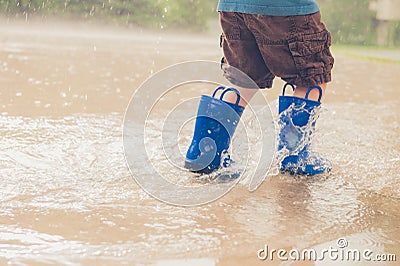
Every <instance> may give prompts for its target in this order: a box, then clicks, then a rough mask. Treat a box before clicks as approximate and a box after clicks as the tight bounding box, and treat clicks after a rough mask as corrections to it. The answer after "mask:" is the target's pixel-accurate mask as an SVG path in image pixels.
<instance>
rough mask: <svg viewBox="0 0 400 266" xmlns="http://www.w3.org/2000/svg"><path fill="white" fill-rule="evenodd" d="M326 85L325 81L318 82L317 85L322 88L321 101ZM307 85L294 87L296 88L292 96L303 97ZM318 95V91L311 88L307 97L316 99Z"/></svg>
mask: <svg viewBox="0 0 400 266" xmlns="http://www.w3.org/2000/svg"><path fill="white" fill-rule="evenodd" d="M326 85H327V83H323V84H319V85H318V86H320V87H321V89H322V98H321V102H322V101H323V100H324V98H325V90H326ZM307 89H308V87H296V90H295V91H294V93H293V96H296V97H299V98H305V96H306V92H307ZM318 97H319V91H317V90H312V91H311V92H310V94H309V96H308V99H310V100H314V101H317V100H318Z"/></svg>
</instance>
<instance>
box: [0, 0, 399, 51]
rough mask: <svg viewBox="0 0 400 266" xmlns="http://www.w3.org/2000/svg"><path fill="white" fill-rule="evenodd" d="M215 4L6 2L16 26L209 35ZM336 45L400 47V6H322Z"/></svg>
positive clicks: (210, 0) (0, 8)
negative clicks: (56, 22) (61, 23)
mask: <svg viewBox="0 0 400 266" xmlns="http://www.w3.org/2000/svg"><path fill="white" fill-rule="evenodd" d="M216 2H217V1H215V0H190V1H189V0H165V1H161V0H133V1H127V0H108V1H105V0H85V1H83V0H45V1H43V0H1V1H0V12H1V15H2V16H4V17H6V18H7V19H10V20H16V19H23V20H30V19H33V20H47V19H55V18H56V19H61V20H67V19H73V20H81V21H86V22H90V23H99V22H100V23H107V24H115V25H119V26H127V27H129V26H141V27H148V28H159V29H164V28H168V29H171V28H174V29H176V28H185V29H190V30H197V31H206V30H209V29H210V22H214V23H211V25H214V24H215V21H216V20H217V14H216V12H215V8H216ZM318 3H319V5H320V7H321V9H322V12H323V17H324V21H325V23H326V24H327V25H328V27H329V29H330V31H331V32H332V34H333V41H334V43H336V44H352V45H379V46H397V45H400V1H399V0H354V1H350V2H349V1H347V0H320V1H318Z"/></svg>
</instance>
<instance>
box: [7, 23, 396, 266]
mask: <svg viewBox="0 0 400 266" xmlns="http://www.w3.org/2000/svg"><path fill="white" fill-rule="evenodd" d="M18 29H19V31H10V30H6V29H5V28H4V26H3V27H2V28H1V29H0V43H1V44H0V45H1V46H0V84H1V87H2V89H1V91H0V111H1V117H0V124H1V127H0V139H1V142H0V159H1V160H0V187H1V188H0V202H1V203H0V204H1V208H0V220H1V222H0V263H3V262H4V263H6V262H10V263H14V264H29V265H32V264H43V263H48V264H54V263H63V264H67V265H75V264H89V265H91V264H98V263H99V262H100V263H102V264H107V265H108V264H118V265H119V264H124V263H129V264H137V265H148V264H150V265H151V264H153V265H187V264H192V265H242V264H249V265H254V264H256V263H260V264H265V263H266V262H265V261H264V262H263V261H260V260H259V259H258V258H257V251H258V250H259V249H260V248H263V247H264V246H265V244H268V246H269V247H271V248H275V249H280V248H284V249H287V250H290V249H291V248H299V249H302V248H312V247H316V248H324V247H326V248H327V247H328V246H329V245H332V243H335V241H336V240H337V239H338V238H340V237H344V238H346V239H347V240H348V242H349V247H351V248H360V249H366V248H369V249H371V250H372V251H374V252H375V253H396V252H397V253H398V251H399V250H400V242H399V239H400V226H399V225H400V215H399V213H398V210H399V209H400V179H399V173H400V170H399V169H400V138H399V133H400V128H399V127H400V119H399V114H400V112H399V111H400V109H399V101H398V97H399V96H400V93H399V91H398V90H397V87H396V84H395V82H394V79H393V77H395V76H396V74H398V73H399V70H400V65H399V64H392V63H380V62H371V61H363V60H358V59H354V58H347V57H345V56H344V55H341V54H338V55H336V62H337V63H336V66H335V69H334V79H335V81H334V82H333V83H332V84H331V85H330V89H329V95H328V98H327V101H326V104H325V109H326V110H325V111H324V112H323V114H322V115H321V118H320V120H319V121H318V132H317V134H316V137H315V140H316V142H315V145H314V146H315V147H314V148H315V149H316V150H317V151H319V152H320V153H321V154H322V155H324V156H325V157H327V158H329V159H330V160H331V161H332V164H333V172H332V173H331V174H330V175H328V176H323V177H315V178H301V179H296V178H293V177H292V176H286V175H276V176H271V177H269V178H268V179H267V180H266V181H265V182H264V183H263V184H262V185H261V187H260V188H259V189H257V190H256V191H255V192H252V193H250V192H248V190H247V186H246V184H243V183H242V184H239V185H238V186H236V187H235V188H234V189H233V190H232V191H231V192H230V193H228V194H227V195H226V196H224V197H223V198H221V199H219V200H218V201H215V202H212V203H210V204H207V205H202V206H200V207H195V208H183V207H174V206H170V205H166V204H164V203H161V202H159V201H157V200H155V199H153V198H151V197H150V196H148V195H147V194H146V193H145V192H143V191H142V190H141V189H140V188H139V187H138V186H137V185H136V183H135V182H134V181H133V178H132V177H131V176H130V173H129V171H128V169H127V166H126V163H125V159H124V153H123V146H122V121H123V114H124V111H125V108H126V106H127V104H128V101H129V99H130V97H131V95H132V93H133V91H134V89H135V88H136V87H138V86H139V85H140V83H141V82H143V81H144V80H145V78H147V77H148V76H149V75H150V73H152V72H154V71H157V70H160V69H161V68H162V67H165V66H168V65H170V64H173V63H177V62H180V61H184V60H196V59H207V60H214V61H218V58H219V56H220V50H219V49H218V43H217V42H216V41H214V40H212V39H209V38H200V37H194V39H193V40H192V41H189V40H188V38H185V41H182V38H180V37H178V36H177V37H171V36H164V37H162V38H160V37H159V36H154V35H152V34H149V33H144V32H136V31H135V30H132V31H125V32H122V33H115V32H114V33H112V34H111V33H110V34H108V35H107V36H104V35H102V34H100V33H98V34H93V36H90V34H89V35H87V34H83V33H82V32H80V31H79V32H78V34H72V33H71V34H70V35H68V36H67V37H66V36H64V35H60V34H50V33H48V32H47V33H46V34H44V33H42V34H38V33H31V34H26V35H21V34H20V32H23V31H24V30H25V29H21V28H18ZM281 84H282V83H281V82H276V84H275V86H274V89H273V90H271V91H264V92H263V93H264V94H266V96H267V98H269V99H270V100H271V107H272V108H275V105H276V103H275V102H273V100H274V99H275V98H276V95H278V94H279V93H280V87H281ZM184 111H187V112H195V110H193V109H192V108H191V109H188V110H184ZM153 119H154V121H156V120H157V116H155V117H154V118H153ZM150 122H151V121H150ZM178 122H179V121H177V123H178ZM177 126H178V125H177ZM241 137H243V136H237V138H239V141H240V138H241ZM250 144H252V145H257V143H256V142H255V141H254V140H253V142H251V140H250ZM138 160H139V161H140V160H143V169H145V168H146V161H145V160H144V159H143V158H138ZM140 170H141V169H136V170H135V171H140ZM164 171H171V170H168V169H165V170H164ZM168 174H169V176H175V177H176V178H177V179H178V180H179V179H181V178H189V179H190V175H189V174H187V173H179V172H177V173H172V174H171V173H168ZM149 178H150V177H149ZM171 193H173V192H171ZM192 196H193V197H196V195H192ZM397 256H400V254H397ZM271 263H272V264H279V263H280V262H279V261H275V262H271ZM300 264H301V263H300ZM395 264H396V263H395V262H394V263H392V264H390V265H395ZM295 265H296V264H295ZM306 265H308V264H307V263H306ZM317 265H319V264H317Z"/></svg>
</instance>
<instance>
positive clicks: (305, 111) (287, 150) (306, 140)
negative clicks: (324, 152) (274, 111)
mask: <svg viewBox="0 0 400 266" xmlns="http://www.w3.org/2000/svg"><path fill="white" fill-rule="evenodd" d="M287 86H291V87H292V89H293V90H294V86H293V85H292V84H289V83H287V84H286V85H285V86H284V87H283V93H282V96H279V123H278V124H279V127H280V132H279V145H278V151H281V152H283V154H284V156H285V157H284V158H283V160H282V163H281V171H282V172H286V173H289V174H303V175H310V176H311V175H316V174H322V173H325V172H329V171H330V170H331V169H332V167H331V164H330V162H329V161H327V160H326V159H324V158H322V157H320V156H319V155H318V154H316V153H313V152H312V151H311V150H310V141H311V136H312V133H313V132H314V131H315V121H316V119H317V118H318V114H317V112H316V109H317V108H318V107H319V106H320V105H321V97H322V89H321V87H319V86H313V87H310V88H308V90H307V93H306V96H305V99H303V98H298V97H294V96H285V90H286V87H287ZM314 89H317V90H318V91H319V98H318V101H313V100H309V99H308V96H309V93H310V92H311V91H312V90H314Z"/></svg>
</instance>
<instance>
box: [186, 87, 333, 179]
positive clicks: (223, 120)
mask: <svg viewBox="0 0 400 266" xmlns="http://www.w3.org/2000/svg"><path fill="white" fill-rule="evenodd" d="M287 86H291V87H292V88H293V90H294V89H295V88H294V86H293V85H291V84H289V83H287V84H286V85H285V86H284V88H283V93H282V96H280V97H279V120H278V127H279V142H278V158H279V155H281V157H282V158H280V159H279V160H280V161H281V165H280V169H281V171H282V172H286V173H289V174H303V175H316V174H321V173H324V172H329V171H330V170H331V166H330V163H329V162H328V161H327V160H325V159H324V158H321V157H319V156H318V155H317V154H315V153H313V152H311V151H310V140H311V135H312V132H313V131H314V128H315V120H316V110H317V108H318V107H319V106H320V105H321V96H322V89H321V88H320V87H319V86H313V87H310V88H309V89H308V90H307V93H306V96H305V98H304V99H303V98H298V97H294V96H285V90H286V87H287ZM314 89H316V90H318V91H319V94H320V95H319V99H318V101H313V100H309V99H308V96H309V93H310V92H311V91H312V90H314ZM219 91H222V93H221V95H220V97H219V98H218V97H216V94H217V92H219ZM230 91H232V92H234V93H236V95H237V100H236V103H229V102H226V101H224V100H223V98H224V96H225V94H226V93H227V92H230ZM239 102H240V93H239V92H238V91H237V90H236V89H234V88H225V87H218V88H217V89H216V90H215V91H214V93H213V95H212V96H211V97H210V96H207V95H202V96H201V99H200V104H199V108H198V112H197V118H196V123H195V129H194V135H193V139H192V142H191V144H190V146H189V149H188V151H187V153H186V160H185V168H186V169H188V170H189V171H191V172H195V173H200V174H209V173H211V172H213V171H215V170H217V169H219V168H220V167H227V166H228V165H229V164H230V163H231V159H230V157H229V155H227V156H225V157H224V156H223V155H224V154H227V152H228V148H229V145H230V142H231V139H232V136H233V134H234V132H235V129H236V127H237V125H238V123H239V120H240V117H241V115H242V113H243V111H244V107H242V106H240V105H239ZM221 158H222V160H221Z"/></svg>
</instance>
